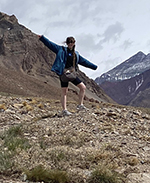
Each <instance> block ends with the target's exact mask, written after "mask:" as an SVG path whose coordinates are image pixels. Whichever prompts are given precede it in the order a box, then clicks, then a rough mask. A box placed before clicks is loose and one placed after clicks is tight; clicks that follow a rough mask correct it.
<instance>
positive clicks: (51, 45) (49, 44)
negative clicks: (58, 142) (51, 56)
mask: <svg viewBox="0 0 150 183" xmlns="http://www.w3.org/2000/svg"><path fill="white" fill-rule="evenodd" d="M39 40H40V41H42V42H43V43H44V45H45V46H47V47H48V48H49V49H50V50H52V51H53V52H54V53H56V54H57V53H58V51H59V49H61V47H62V46H59V45H57V44H55V43H53V42H52V41H50V40H48V39H47V38H46V37H45V36H43V35H42V36H41V37H40V38H39Z"/></svg>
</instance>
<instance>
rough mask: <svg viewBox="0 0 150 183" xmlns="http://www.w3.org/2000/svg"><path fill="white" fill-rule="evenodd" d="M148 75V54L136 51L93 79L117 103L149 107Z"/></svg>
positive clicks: (149, 70) (149, 82)
mask: <svg viewBox="0 0 150 183" xmlns="http://www.w3.org/2000/svg"><path fill="white" fill-rule="evenodd" d="M149 76H150V54H147V55H145V54H144V53H142V52H138V53H137V54H135V55H134V56H132V57H131V58H129V59H128V60H126V61H125V62H123V63H121V64H120V65H118V66H117V67H115V68H113V69H112V70H110V71H108V72H107V73H104V74H103V75H101V76H100V77H98V78H96V80H95V81H96V82H97V83H98V84H99V85H100V87H101V88H103V90H104V91H105V92H106V94H107V95H108V96H110V97H111V98H112V99H113V100H114V101H116V102H117V103H118V104H122V105H131V106H138V107H150V100H149V98H150V96H149V95H150V94H149V93H150V78H149Z"/></svg>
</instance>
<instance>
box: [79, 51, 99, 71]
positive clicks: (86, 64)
mask: <svg viewBox="0 0 150 183" xmlns="http://www.w3.org/2000/svg"><path fill="white" fill-rule="evenodd" d="M78 64H80V65H82V66H84V67H88V68H90V69H93V70H96V69H97V65H95V64H93V63H91V62H90V61H88V60H87V59H85V58H83V57H82V56H81V55H79V62H78Z"/></svg>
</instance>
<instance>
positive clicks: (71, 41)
mask: <svg viewBox="0 0 150 183" xmlns="http://www.w3.org/2000/svg"><path fill="white" fill-rule="evenodd" d="M69 43H75V41H73V40H69V41H67V44H69Z"/></svg>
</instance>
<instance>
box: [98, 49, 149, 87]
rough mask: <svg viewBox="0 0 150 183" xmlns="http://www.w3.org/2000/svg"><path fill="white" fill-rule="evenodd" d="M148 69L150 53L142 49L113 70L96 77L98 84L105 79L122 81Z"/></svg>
mask: <svg viewBox="0 0 150 183" xmlns="http://www.w3.org/2000/svg"><path fill="white" fill-rule="evenodd" d="M148 69H150V55H149V54H148V55H145V54H144V53H143V52H142V51H139V52H138V53H136V54H135V55H133V56H132V57H130V58H129V59H127V60H126V61H124V62H122V63H121V64H119V65H118V66H116V67H115V68H113V69H112V70H110V71H108V72H106V73H104V74H102V75H101V76H100V77H98V78H96V80H95V81H96V82H97V83H98V84H101V83H103V82H105V81H111V82H115V81H122V80H125V79H130V78H132V77H135V76H136V75H139V74H141V73H142V72H144V71H146V70H148Z"/></svg>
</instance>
